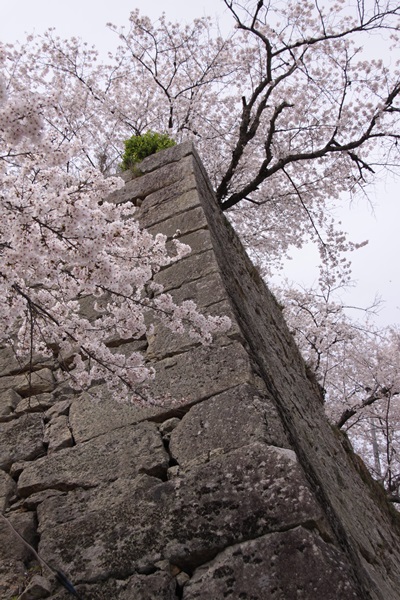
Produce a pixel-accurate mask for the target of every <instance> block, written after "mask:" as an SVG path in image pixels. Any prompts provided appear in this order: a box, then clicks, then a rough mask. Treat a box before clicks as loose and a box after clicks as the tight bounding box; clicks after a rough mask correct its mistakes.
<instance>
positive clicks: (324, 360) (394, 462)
mask: <svg viewBox="0 0 400 600" xmlns="http://www.w3.org/2000/svg"><path fill="white" fill-rule="evenodd" d="M344 283H345V282H344V281H343V279H339V278H334V277H332V276H331V277H328V276H327V274H326V273H325V274H324V276H323V277H321V278H320V286H319V288H318V290H315V289H311V290H310V289H309V290H307V289H300V288H297V289H295V288H294V287H293V286H290V287H288V288H287V289H286V290H283V289H277V290H276V292H277V294H278V297H279V299H280V300H281V301H282V302H284V307H283V312H284V315H285V318H286V320H287V322H288V324H289V327H290V328H291V331H292V332H293V334H294V336H295V338H296V341H297V344H298V346H299V348H300V350H301V352H302V354H303V356H304V358H305V360H306V365H307V371H308V374H309V377H310V378H311V380H312V381H313V382H314V383H315V384H316V387H317V388H319V392H320V394H321V400H322V401H323V402H324V404H325V408H326V412H327V415H328V417H329V418H330V420H331V422H332V423H333V424H334V425H335V426H336V427H338V428H340V429H342V431H345V432H346V433H347V435H348V436H349V438H350V440H351V441H352V443H353V445H354V447H355V449H356V450H357V451H358V452H359V453H360V454H361V456H362V457H363V459H364V460H365V462H366V463H367V465H368V467H369V469H370V471H371V472H372V474H373V475H374V477H376V478H377V479H378V480H379V481H381V482H382V483H383V484H384V486H385V488H386V489H387V490H388V491H389V492H390V495H391V497H392V498H393V499H395V501H396V502H399V501H400V494H399V489H400V406H399V397H400V331H399V329H398V328H396V327H387V328H385V329H378V328H377V327H376V325H375V324H374V321H373V319H372V318H371V316H372V314H373V312H374V311H375V309H376V308H377V304H376V303H374V304H373V305H372V306H371V307H369V308H368V309H367V310H366V311H365V312H364V314H363V318H358V319H354V318H353V319H352V318H350V317H349V316H348V314H347V313H346V308H347V309H348V308H349V307H346V306H344V305H343V303H342V302H341V301H340V299H339V297H338V292H340V291H341V290H342V289H343V285H344Z"/></svg>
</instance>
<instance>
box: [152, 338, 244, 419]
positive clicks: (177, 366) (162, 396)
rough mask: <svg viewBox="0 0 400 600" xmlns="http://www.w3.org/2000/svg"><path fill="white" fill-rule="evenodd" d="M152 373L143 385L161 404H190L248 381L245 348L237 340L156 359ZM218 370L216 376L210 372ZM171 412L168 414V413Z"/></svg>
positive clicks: (177, 405) (177, 406)
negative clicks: (154, 373) (147, 381)
mask: <svg viewBox="0 0 400 600" xmlns="http://www.w3.org/2000/svg"><path fill="white" fill-rule="evenodd" d="M154 367H155V370H156V376H155V379H154V381H153V382H151V383H149V384H148V386H147V388H148V390H149V393H150V394H151V396H153V397H154V398H156V399H158V400H159V401H160V402H164V404H165V406H168V405H169V403H171V406H174V405H175V406H176V408H177V409H178V408H179V406H180V405H182V406H185V405H190V404H194V403H196V402H199V401H200V400H204V399H206V398H209V397H210V396H214V395H215V394H218V393H220V392H223V391H225V390H227V389H229V388H231V387H235V386H237V385H240V384H241V383H246V382H249V381H251V379H252V373H251V368H250V361H249V357H248V354H247V352H246V351H245V350H244V348H243V346H242V345H241V344H239V343H236V342H233V343H230V344H229V345H227V346H222V347H218V345H212V344H211V346H208V347H199V348H193V349H192V350H190V351H188V352H184V353H183V354H176V355H174V356H172V357H170V358H166V359H164V360H160V361H159V362H157V363H155V365H154ZM215 372H218V377H214V376H213V374H214V373H215ZM171 416H172V415H171Z"/></svg>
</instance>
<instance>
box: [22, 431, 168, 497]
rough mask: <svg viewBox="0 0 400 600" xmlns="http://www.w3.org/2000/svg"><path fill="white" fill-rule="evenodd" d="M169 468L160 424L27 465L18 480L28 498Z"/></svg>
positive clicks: (113, 433) (117, 433)
mask: <svg viewBox="0 0 400 600" xmlns="http://www.w3.org/2000/svg"><path fill="white" fill-rule="evenodd" d="M167 466H168V457H167V454H166V452H165V450H164V447H163V444H162V441H161V437H160V435H159V433H158V430H157V427H156V425H155V424H154V423H140V424H138V425H137V427H135V428H130V427H129V428H121V429H119V430H116V431H111V432H110V433H107V434H104V435H101V436H99V437H97V438H95V439H94V440H90V441H89V442H86V443H85V444H80V445H78V446H74V447H73V448H70V449H69V448H64V449H63V450H59V451H58V452H56V453H54V454H52V455H51V456H46V457H43V458H41V459H38V460H36V461H35V462H33V463H31V464H29V465H27V466H26V468H25V469H24V471H23V472H22V474H21V476H20V478H19V480H18V491H19V493H20V495H21V496H27V495H29V494H32V493H34V492H39V491H41V490H45V489H49V488H54V489H61V490H68V489H72V488H75V487H79V486H81V487H83V488H88V487H94V486H96V485H99V484H100V483H104V482H108V481H114V480H115V479H118V477H123V478H129V477H135V475H137V474H138V473H149V474H155V475H161V474H162V473H163V472H164V471H165V470H166V468H167Z"/></svg>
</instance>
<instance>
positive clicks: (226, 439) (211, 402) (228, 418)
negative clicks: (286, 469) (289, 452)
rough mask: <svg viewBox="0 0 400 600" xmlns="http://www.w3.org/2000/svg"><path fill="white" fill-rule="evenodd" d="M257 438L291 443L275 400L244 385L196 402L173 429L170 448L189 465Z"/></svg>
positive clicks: (181, 465)
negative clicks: (280, 418)
mask: <svg viewBox="0 0 400 600" xmlns="http://www.w3.org/2000/svg"><path fill="white" fill-rule="evenodd" d="M266 415H268V417H267V416H266ZM267 419H268V421H269V426H268V425H267V424H268V421H267ZM272 423H273V425H274V426H273V427H271V425H272ZM257 441H264V442H266V443H268V444H270V445H272V444H273V445H276V446H282V447H289V445H288V441H287V440H286V437H285V434H284V432H283V429H282V425H281V423H280V421H279V418H278V414H277V412H276V409H275V407H274V406H273V404H272V402H271V401H270V400H268V399H267V398H260V396H259V394H258V393H257V390H255V389H254V387H253V386H250V385H241V386H238V387H236V388H232V389H230V390H228V391H227V392H223V393H222V394H219V395H217V396H214V397H213V398H210V399H208V400H205V401H204V402H201V403H200V404H196V405H195V406H193V407H192V408H191V409H190V410H189V412H188V413H187V414H186V415H185V416H184V417H183V419H182V421H181V422H180V423H179V424H178V426H177V427H176V429H174V431H173V432H172V435H171V439H170V446H169V451H170V453H171V456H172V457H173V458H174V459H175V460H176V461H177V462H178V464H179V466H180V467H181V468H183V469H185V468H188V467H190V466H193V465H195V464H196V463H201V462H207V461H209V460H210V457H211V456H213V455H214V456H215V455H216V454H217V453H225V452H229V451H230V450H233V449H235V448H240V447H241V446H245V445H247V444H249V443H251V442H257Z"/></svg>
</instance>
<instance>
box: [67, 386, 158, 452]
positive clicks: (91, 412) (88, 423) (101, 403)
mask: <svg viewBox="0 0 400 600" xmlns="http://www.w3.org/2000/svg"><path fill="white" fill-rule="evenodd" d="M94 393H95V394H96V389H95V390H94ZM99 394H102V396H103V397H102V399H101V400H95V399H94V398H93V397H92V396H91V395H90V394H87V393H83V394H81V395H80V396H78V397H77V398H75V399H74V401H73V402H72V404H71V408H70V412H69V425H70V427H71V430H72V435H73V437H74V440H75V442H76V443H77V444H79V443H81V442H85V441H87V440H90V439H92V438H95V437H98V436H99V435H101V434H103V433H107V432H109V431H113V430H115V429H120V428H121V427H124V426H126V425H133V424H135V423H140V422H141V421H144V420H145V419H148V418H151V417H154V416H156V415H158V414H162V413H163V412H165V409H164V408H163V407H151V406H141V405H140V404H121V403H120V402H117V400H116V399H115V398H111V397H110V393H109V392H108V390H107V389H104V386H102V390H101V391H100V390H99Z"/></svg>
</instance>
